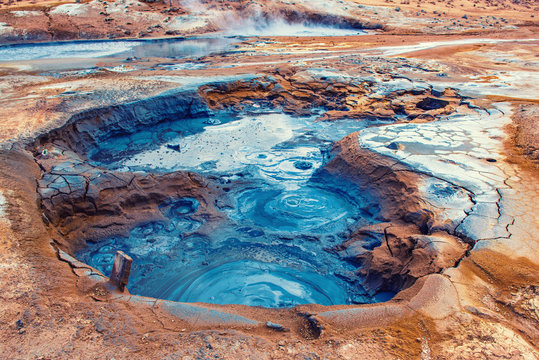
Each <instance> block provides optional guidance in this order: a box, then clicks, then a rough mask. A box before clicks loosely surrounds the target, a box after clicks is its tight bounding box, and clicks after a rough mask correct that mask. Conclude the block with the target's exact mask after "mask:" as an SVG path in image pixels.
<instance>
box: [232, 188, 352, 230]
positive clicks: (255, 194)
mask: <svg viewBox="0 0 539 360" xmlns="http://www.w3.org/2000/svg"><path fill="white" fill-rule="evenodd" d="M353 212H354V204H352V203H351V202H349V201H348V200H347V199H346V197H344V196H339V195H338V194H336V193H334V192H330V191H327V190H322V189H320V188H318V187H313V186H306V187H303V188H301V189H298V190H290V191H287V190H274V189H270V190H258V189H256V190H251V191H247V192H245V193H244V194H242V195H240V197H239V199H238V213H237V214H235V216H236V217H238V218H245V219H250V220H251V221H253V222H254V223H255V224H256V225H258V226H262V227H265V228H267V229H271V230H275V231H291V232H292V231H300V230H301V231H302V232H305V231H316V230H318V231H324V232H330V231H335V230H337V229H339V228H342V227H343V226H344V224H343V222H346V216H347V215H349V214H351V213H353Z"/></svg>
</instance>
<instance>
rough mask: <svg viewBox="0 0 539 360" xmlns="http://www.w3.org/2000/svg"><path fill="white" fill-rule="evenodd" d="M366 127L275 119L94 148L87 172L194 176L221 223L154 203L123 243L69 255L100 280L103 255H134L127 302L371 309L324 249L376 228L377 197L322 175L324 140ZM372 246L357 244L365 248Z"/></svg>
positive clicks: (178, 126) (163, 131) (180, 128)
mask: <svg viewBox="0 0 539 360" xmlns="http://www.w3.org/2000/svg"><path fill="white" fill-rule="evenodd" d="M365 126H366V125H365V124H364V123H362V122H358V121H356V120H354V121H352V120H350V121H347V120H343V121H339V122H332V123H329V122H316V121H315V117H314V116H313V117H303V118H301V117H291V116H288V115H285V114H282V113H258V114H256V113H255V114H249V115H244V116H235V117H234V116H232V117H231V116H223V115H220V116H214V117H209V118H200V119H180V120H177V121H170V122H166V123H161V124H158V125H155V126H152V127H149V128H146V129H139V131H137V132H135V133H130V134H123V135H122V134H120V135H118V134H116V135H115V136H114V137H109V138H106V139H102V141H100V142H99V145H98V148H96V149H94V150H93V151H91V152H89V153H88V157H89V158H90V161H91V162H93V164H94V165H99V166H104V167H106V168H109V169H112V170H115V171H144V172H148V173H156V172H158V173H159V172H161V173H165V172H172V171H178V170H188V171H195V172H198V173H201V174H203V175H204V176H206V177H207V178H210V179H215V180H216V181H218V182H219V183H220V184H221V186H222V187H223V189H224V191H225V195H224V196H223V197H222V198H218V199H217V200H216V207H217V208H218V210H219V211H220V212H221V213H222V214H223V217H222V219H220V220H217V221H215V220H214V221H207V220H206V219H204V218H203V217H200V216H197V211H198V209H199V206H200V204H199V201H198V200H197V199H194V198H179V199H173V200H171V201H169V202H167V203H163V204H162V205H161V206H160V210H161V212H162V214H163V216H164V218H165V219H166V220H165V221H159V222H149V223H145V224H141V225H139V226H137V227H135V228H134V229H132V231H131V232H130V235H129V237H112V238H108V239H105V240H100V241H98V242H97V241H96V242H93V241H92V239H87V242H88V245H89V246H88V247H87V248H85V249H84V250H82V251H81V252H79V253H78V254H77V256H78V258H79V259H80V260H82V261H84V262H86V263H88V264H89V265H91V266H93V267H95V268H97V269H99V270H100V271H102V272H103V273H105V274H107V275H108V274H109V273H110V270H111V268H112V263H113V258H114V254H115V252H116V251H117V250H122V251H124V252H125V253H127V254H129V255H130V256H132V257H133V260H134V265H133V268H132V271H131V277H130V284H129V286H128V289H129V291H130V292H131V293H132V294H137V295H145V296H151V297H157V298H161V299H168V300H175V301H182V302H207V303H216V304H244V305H255V306H265V307H287V306H293V305H297V304H305V303H318V304H323V305H332V304H352V303H371V302H377V301H384V300H388V299H389V298H391V297H392V295H393V294H390V293H379V294H373V293H369V292H368V291H366V290H365V289H364V287H363V286H364V285H365V284H364V283H363V282H362V279H361V278H358V277H357V275H356V274H355V270H356V265H353V264H351V263H348V262H346V261H345V260H343V259H342V258H340V257H339V255H338V254H337V252H336V251H332V250H331V249H332V248H334V247H335V246H337V245H339V244H340V243H342V242H343V241H344V240H345V239H346V238H347V237H348V236H349V235H350V234H351V233H352V232H353V231H354V229H356V228H357V227H359V226H363V225H367V224H370V223H374V222H376V221H377V220H378V219H377V215H378V212H379V208H378V205H377V203H376V200H375V199H373V198H371V197H370V196H369V194H365V193H360V192H359V190H358V189H357V188H356V187H355V186H354V185H352V184H350V183H346V182H344V181H343V180H342V179H336V178H333V177H331V176H330V175H328V174H327V173H326V172H324V170H323V166H324V163H325V162H326V161H327V158H328V151H329V149H330V147H331V145H332V143H333V142H334V141H336V140H340V139H341V138H343V137H344V136H346V135H347V134H349V133H352V132H354V131H358V130H360V129H362V128H364V127H365ZM379 245H380V244H379V243H373V244H370V245H366V246H367V247H369V246H372V248H374V247H376V246H379Z"/></svg>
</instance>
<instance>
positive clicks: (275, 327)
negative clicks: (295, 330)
mask: <svg viewBox="0 0 539 360" xmlns="http://www.w3.org/2000/svg"><path fill="white" fill-rule="evenodd" d="M266 326H267V327H269V328H270V329H272V330H275V331H283V332H287V331H290V330H289V329H287V328H285V327H284V326H282V325H280V324H276V323H274V322H271V321H266Z"/></svg>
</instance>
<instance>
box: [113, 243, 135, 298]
mask: <svg viewBox="0 0 539 360" xmlns="http://www.w3.org/2000/svg"><path fill="white" fill-rule="evenodd" d="M132 263H133V259H131V257H130V256H128V255H126V254H124V253H123V252H122V251H117V252H116V256H115V257H114V265H112V272H111V273H110V282H111V283H112V284H114V285H116V286H117V287H118V289H120V291H124V289H125V286H126V285H127V283H128V282H129V274H130V273H131V264H132Z"/></svg>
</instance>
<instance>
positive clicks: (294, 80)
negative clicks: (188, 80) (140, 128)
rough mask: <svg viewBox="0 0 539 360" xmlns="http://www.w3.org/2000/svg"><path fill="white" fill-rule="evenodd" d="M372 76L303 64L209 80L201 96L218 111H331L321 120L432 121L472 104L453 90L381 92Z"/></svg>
mask: <svg viewBox="0 0 539 360" xmlns="http://www.w3.org/2000/svg"><path fill="white" fill-rule="evenodd" d="M376 90H377V88H376V86H375V82H373V81H369V80H361V81H358V80H352V79H346V78H345V79H334V78H331V79H328V78H327V77H325V76H323V75H317V74H312V73H310V72H309V71H298V69H297V68H293V67H285V68H281V69H278V70H277V72H276V73H275V74H274V75H273V76H271V77H261V78H257V79H253V80H249V81H237V82H233V83H220V84H215V85H213V84H209V85H204V86H201V87H200V88H199V94H200V96H201V97H202V98H203V99H204V100H205V101H206V102H207V103H208V105H209V107H210V108H213V109H233V110H235V111H245V110H249V109H250V108H252V106H253V105H255V104H256V106H262V107H269V108H278V109H282V110H283V111H284V112H285V113H290V114H294V115H296V116H301V115H311V114H312V112H313V110H317V109H321V108H322V109H326V111H325V112H324V114H323V115H322V116H321V117H320V120H337V119H341V118H349V119H365V118H368V119H377V120H384V119H385V120H393V119H395V118H396V116H400V118H399V120H398V121H403V122H407V121H413V120H415V121H431V120H434V118H435V117H436V116H440V115H447V114H450V113H452V112H454V111H455V109H456V108H457V107H458V106H461V105H464V106H467V105H465V104H466V102H465V101H464V100H463V98H462V97H461V96H459V95H458V93H457V92H456V91H454V90H453V89H446V90H445V91H444V92H438V91H435V90H433V89H432V88H428V87H426V88H421V87H418V88H415V89H406V90H401V89H399V90H395V91H393V92H391V91H389V94H387V95H383V96H382V95H380V94H378V93H377V92H376Z"/></svg>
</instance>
